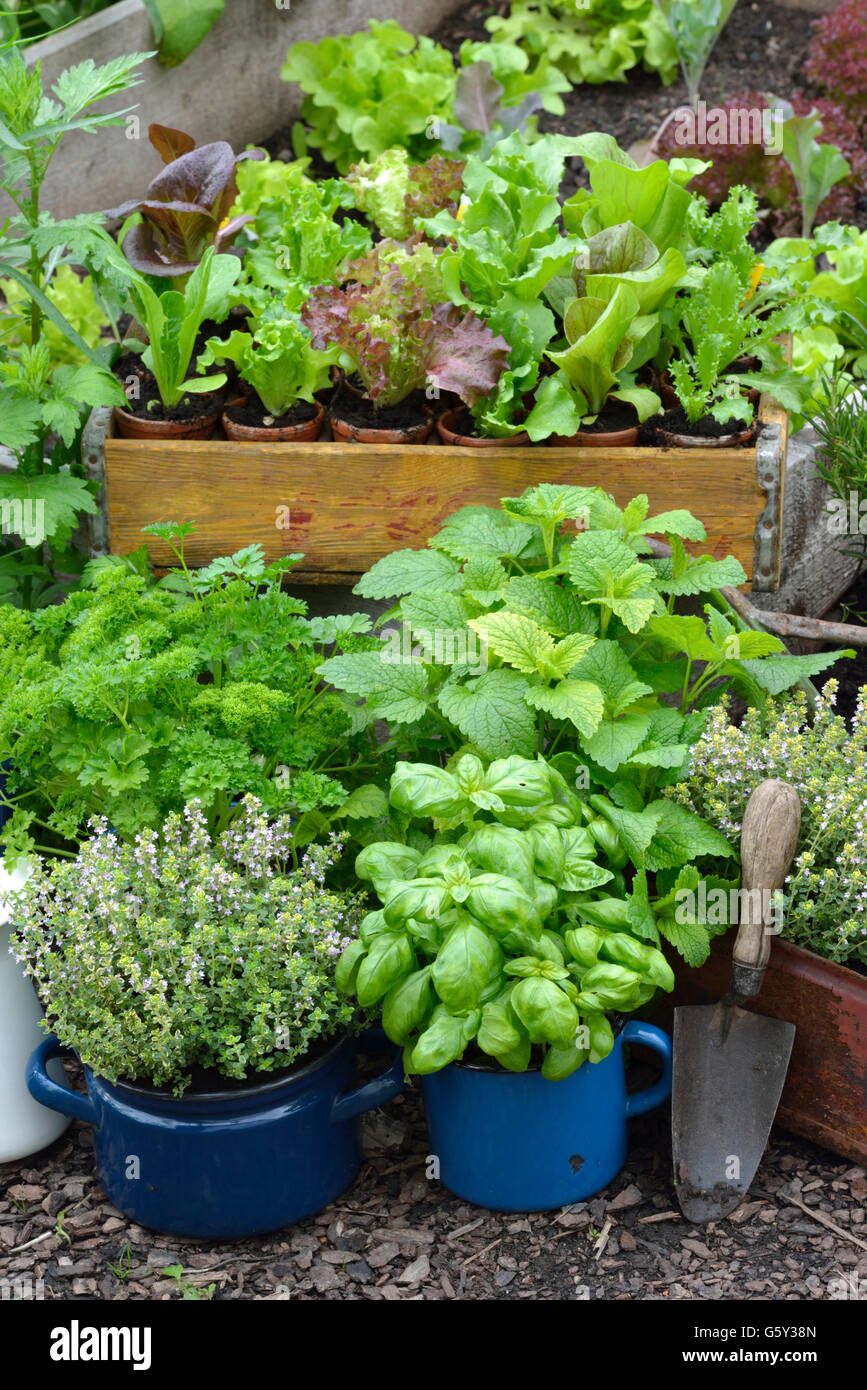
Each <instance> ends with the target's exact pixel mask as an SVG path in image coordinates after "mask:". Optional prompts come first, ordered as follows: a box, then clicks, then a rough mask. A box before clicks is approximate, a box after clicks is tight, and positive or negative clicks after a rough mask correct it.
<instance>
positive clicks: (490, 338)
mask: <svg viewBox="0 0 867 1390" xmlns="http://www.w3.org/2000/svg"><path fill="white" fill-rule="evenodd" d="M432 322H433V326H434V331H433V334H432V335H431V339H430V344H429V348H428V355H427V361H426V371H427V378H428V380H429V381H430V383H431V385H432V386H436V387H437V388H438V390H440V391H454V392H455V394H456V395H458V396H460V398H461V400H462V401H463V402H464V403H465V404H466V405H469V406H472V405H475V404H476V402H477V401H480V400H482V399H483V398H484V397H485V396H489V395H490V394H491V392H492V391H494V389H495V388H496V385H497V382H498V381H499V380H500V377H501V376H502V375H503V372H504V371H505V370H506V368H507V367H508V365H509V353H510V352H511V350H512V349H511V345H510V344H509V343H507V342H506V339H505V338H504V337H503V336H502V334H499V333H493V332H492V331H491V329H490V328H488V326H487V324H486V323H484V322H483V321H482V319H480V318H478V316H477V315H476V314H473V313H462V312H461V310H460V309H457V308H456V307H455V306H454V305H453V304H437V306H436V308H435V309H434V311H433V319H432Z"/></svg>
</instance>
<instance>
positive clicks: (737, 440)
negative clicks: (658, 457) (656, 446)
mask: <svg viewBox="0 0 867 1390" xmlns="http://www.w3.org/2000/svg"><path fill="white" fill-rule="evenodd" d="M757 429H758V422H757V421H756V420H754V421H753V423H752V424H751V425H750V426H749V428H748V429H745V430H741V432H740V433H739V434H721V435H719V436H718V438H716V439H711V438H705V437H704V436H700V435H697V434H672V432H671V431H670V430H657V431H656V436H657V439H659V440H660V442H661V443H663V444H667V445H669V447H670V448H672V449H730V448H733V447H734V446H735V445H736V444H749V442H750V440H752V439H754V438H755V434H756V430H757Z"/></svg>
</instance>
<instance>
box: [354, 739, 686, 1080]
mask: <svg viewBox="0 0 867 1390" xmlns="http://www.w3.org/2000/svg"><path fill="white" fill-rule="evenodd" d="M389 799H390V805H391V812H392V819H393V820H395V821H396V822H398V823H400V822H401V821H402V822H403V823H404V824H406V825H407V827H408V835H407V839H408V840H409V841H410V843H398V842H396V841H385V842H379V843H376V844H370V845H367V846H366V847H365V848H364V849H363V850H362V851H361V853H360V854H359V856H358V858H357V860H356V865H355V871H356V874H357V876H358V878H360V879H361V880H362V881H363V882H366V883H369V884H370V885H371V887H372V889H373V890H374V892H375V893H376V895H377V896H378V898H379V900H380V902H381V907H379V908H378V909H376V910H375V911H373V912H369V913H368V914H367V916H366V917H365V918H364V920H363V921H362V923H361V928H360V935H359V937H358V939H357V940H355V941H353V942H352V944H351V945H350V946H348V947H347V949H346V950H345V951H344V953H343V955H342V957H341V959H340V962H339V965H338V970H337V977H336V981H337V987H338V989H340V990H341V991H342V992H343V993H344V994H347V995H354V996H355V997H357V1000H358V1003H359V1005H361V1006H362V1007H363V1008H371V1007H373V1006H376V1005H379V1004H381V1007H382V1023H383V1027H384V1029H385V1032H386V1033H387V1035H388V1036H389V1038H391V1040H392V1041H393V1042H395V1043H397V1044H398V1045H399V1046H402V1047H403V1048H404V1067H405V1069H406V1071H407V1073H408V1074H412V1073H418V1074H421V1075H424V1074H425V1073H429V1072H434V1071H438V1070H439V1069H440V1068H441V1067H445V1066H448V1064H449V1063H451V1062H455V1061H457V1060H458V1059H459V1058H461V1057H462V1056H463V1055H464V1052H465V1051H466V1049H467V1048H468V1047H469V1046H470V1044H471V1043H474V1044H475V1046H476V1047H477V1048H478V1049H479V1050H480V1051H481V1052H482V1053H485V1054H487V1056H488V1057H490V1058H492V1059H493V1060H494V1061H495V1062H496V1063H499V1064H500V1066H502V1067H505V1068H506V1069H507V1070H509V1071H526V1069H527V1067H528V1066H529V1065H530V1064H531V1060H532V1061H534V1062H535V1061H536V1060H537V1059H539V1058H540V1057H541V1067H542V1074H543V1075H544V1076H545V1077H547V1078H548V1079H549V1080H560V1079H562V1078H564V1077H566V1076H569V1075H570V1073H572V1072H573V1071H575V1070H576V1068H578V1067H580V1066H581V1065H582V1063H583V1062H585V1061H587V1060H589V1061H590V1062H591V1063H592V1062H598V1061H601V1060H602V1059H603V1058H604V1057H607V1055H608V1053H609V1052H610V1051H611V1049H612V1047H613V1045H614V1033H613V1030H612V1025H611V1019H610V1016H611V1015H613V1014H615V1013H628V1012H631V1011H632V1010H634V1009H637V1008H639V1007H640V1006H641V1005H642V1004H645V1003H647V1001H648V1000H649V999H650V998H651V997H652V995H653V994H654V993H655V992H656V991H657V990H658V989H665V990H670V989H672V988H673V986H674V975H673V973H672V970H671V967H670V966H669V964H668V962H667V961H666V959H665V956H664V955H663V954H662V952H661V951H660V950H658V949H657V948H656V947H655V946H653V945H651V944H648V942H647V941H646V940H644V941H642V940H639V939H638V937H637V936H635V935H633V934H632V933H631V932H630V930H629V927H628V919H627V907H628V903H627V899H626V896H625V879H624V876H623V873H622V868H623V867H626V866H627V862H628V854H627V852H626V850H625V849H624V846H623V844H622V843H621V841H620V839H619V837H618V835H617V833H616V830H615V827H614V825H613V823H612V821H611V820H609V819H608V818H607V817H606V815H605V814H604V811H605V809H606V807H607V806H608V805H609V804H610V807H611V811H612V812H613V813H614V814H615V820H616V819H617V817H616V808H615V807H614V805H613V803H608V801H607V798H604V797H593V798H592V799H591V798H588V800H587V801H584V800H582V799H581V798H580V797H579V796H578V795H577V794H576V792H575V791H574V790H573V789H572V787H571V786H570V785H569V783H568V782H567V781H566V779H565V778H564V777H563V775H562V773H560V772H559V770H558V769H557V768H556V767H555V766H554V765H553V764H552V763H548V762H546V761H545V760H544V759H542V758H536V759H530V758H521V757H508V758H497V759H495V760H494V761H493V762H491V763H490V764H488V765H487V766H486V765H485V763H484V762H483V761H482V760H481V759H480V758H479V757H477V756H476V755H475V754H473V753H470V752H464V753H462V754H459V755H457V756H456V758H455V759H453V760H452V763H451V765H450V767H449V768H440V767H436V766H433V765H430V764H427V763H410V762H403V763H399V764H398V765H397V767H396V768H395V771H394V774H393V776H392V778H391V788H390V798H389ZM591 802H592V803H595V804H591ZM600 812H602V813H600ZM423 820H427V821H432V822H433V826H434V834H433V837H428V836H425V835H423V834H422V833H421V831H420V827H419V826H417V825H413V824H412V822H413V821H423ZM628 842H629V841H628V838H627V843H628ZM603 886H606V887H607V888H608V889H609V891H610V892H613V894H614V896H608V895H604V896H603V895H600V893H599V891H598V890H599V889H601V888H603ZM534 1048H535V1049H536V1051H535V1054H534ZM542 1049H543V1050H544V1051H543V1052H542V1051H541V1050H542Z"/></svg>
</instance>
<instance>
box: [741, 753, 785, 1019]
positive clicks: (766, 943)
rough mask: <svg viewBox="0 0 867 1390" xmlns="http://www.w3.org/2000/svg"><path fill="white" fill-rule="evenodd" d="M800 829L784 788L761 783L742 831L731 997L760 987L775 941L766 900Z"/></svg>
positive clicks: (746, 994)
mask: <svg viewBox="0 0 867 1390" xmlns="http://www.w3.org/2000/svg"><path fill="white" fill-rule="evenodd" d="M800 829H801V802H800V799H799V797H798V793H797V792H796V791H795V788H794V787H791V786H789V784H788V782H780V781H778V780H777V779H776V778H771V779H769V780H768V781H766V782H760V783H759V785H758V786H757V787H756V789H755V791H754V792H753V794H752V796H751V797H750V799H749V801H748V802H747V809H746V811H745V812H744V821H743V826H742V828H741V915H740V926H739V927H738V935H737V940H736V941H735V948H734V952H733V954H732V992H733V993H734V994H737V995H739V996H740V997H741V998H743V999H752V998H753V996H754V995H756V994H758V992H759V990H760V989H761V987H762V978H763V976H764V973H765V966H766V965H767V963H768V957H769V956H770V954H771V937H772V936H773V935H774V932H773V931H772V930H769V928H771V927H772V926H773V923H772V920H771V910H770V896H771V894H772V893H773V892H774V891H775V890H776V889H778V888H782V886H783V883H784V882H785V878H786V874H787V873H788V871H789V865H790V864H791V862H792V859H793V857H794V854H795V848H796V846H797V843H798V834H799V831H800Z"/></svg>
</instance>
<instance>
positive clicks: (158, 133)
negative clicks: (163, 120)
mask: <svg viewBox="0 0 867 1390" xmlns="http://www.w3.org/2000/svg"><path fill="white" fill-rule="evenodd" d="M148 139H149V140H150V142H151V144H152V145H153V147H154V149H155V150H156V152H157V154H158V155H159V156H160V158H161V159H162V161H163V164H171V162H172V160H173V159H179V158H180V157H181V155H182V154H189V152H190V150H194V149H195V148H196V142H195V140H194V139H193V137H192V135H188V134H187V132H186V131H185V130H176V129H175V128H174V126H170V125H157V124H156V122H154V124H152V125H149V126H148Z"/></svg>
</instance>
